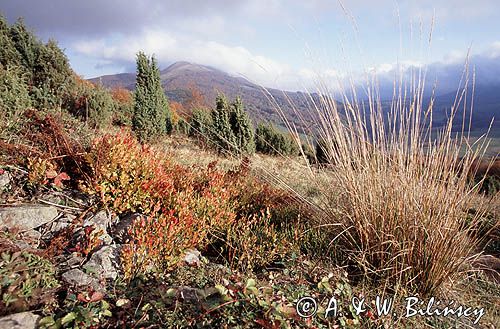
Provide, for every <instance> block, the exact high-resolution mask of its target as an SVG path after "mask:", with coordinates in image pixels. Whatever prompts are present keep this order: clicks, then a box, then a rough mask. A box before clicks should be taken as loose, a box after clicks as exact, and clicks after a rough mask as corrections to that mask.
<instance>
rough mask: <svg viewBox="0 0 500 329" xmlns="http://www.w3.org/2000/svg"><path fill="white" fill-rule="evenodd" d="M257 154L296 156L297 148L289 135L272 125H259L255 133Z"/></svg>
mask: <svg viewBox="0 0 500 329" xmlns="http://www.w3.org/2000/svg"><path fill="white" fill-rule="evenodd" d="M255 144H256V148H257V151H258V152H261V153H264V154H271V155H297V154H298V151H299V150H298V146H297V144H296V142H295V140H294V139H293V138H292V137H291V136H290V135H289V134H285V133H283V132H281V131H279V130H278V129H277V128H276V127H275V126H274V125H272V124H270V123H268V124H263V123H260V124H259V125H258V126H257V129H256V131H255Z"/></svg>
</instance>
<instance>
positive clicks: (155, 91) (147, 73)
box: [132, 52, 173, 142]
mask: <svg viewBox="0 0 500 329" xmlns="http://www.w3.org/2000/svg"><path fill="white" fill-rule="evenodd" d="M136 79H137V80H136V88H135V93H134V100H135V105H134V116H133V118H132V127H133V128H134V130H135V132H136V134H137V136H138V137H139V139H140V140H141V142H148V141H150V140H152V139H154V138H156V137H159V136H161V135H162V134H163V133H171V132H172V128H173V127H172V118H171V113H170V110H169V107H168V100H167V97H166V96H165V94H164V92H163V88H162V86H161V80H160V70H159V69H158V65H157V63H156V59H155V58H154V57H151V58H148V57H147V56H146V55H145V54H144V53H142V52H139V53H138V54H137V78H136Z"/></svg>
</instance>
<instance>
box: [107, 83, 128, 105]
mask: <svg viewBox="0 0 500 329" xmlns="http://www.w3.org/2000/svg"><path fill="white" fill-rule="evenodd" d="M111 97H113V100H114V101H116V102H119V103H131V102H132V101H133V99H132V93H131V92H130V91H129V90H127V89H125V88H120V87H117V88H113V89H112V90H111Z"/></svg>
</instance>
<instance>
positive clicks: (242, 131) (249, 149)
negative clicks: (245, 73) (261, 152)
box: [229, 97, 255, 154]
mask: <svg viewBox="0 0 500 329" xmlns="http://www.w3.org/2000/svg"><path fill="white" fill-rule="evenodd" d="M229 122H230V124H231V130H232V131H233V134H234V137H235V143H236V146H235V151H236V153H244V154H252V153H254V152H255V141H254V134H253V125H252V122H251V121H250V118H249V117H248V114H247V113H246V112H245V109H244V106H243V102H242V101H241V98H240V97H237V98H236V99H235V101H234V102H233V103H232V104H231V109H230V118H229Z"/></svg>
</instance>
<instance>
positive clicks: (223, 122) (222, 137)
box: [210, 94, 236, 152]
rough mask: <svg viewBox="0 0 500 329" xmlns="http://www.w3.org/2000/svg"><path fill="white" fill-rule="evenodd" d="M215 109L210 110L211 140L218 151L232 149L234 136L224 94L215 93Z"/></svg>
mask: <svg viewBox="0 0 500 329" xmlns="http://www.w3.org/2000/svg"><path fill="white" fill-rule="evenodd" d="M215 103H216V106H215V110H213V111H212V129H211V132H210V135H211V138H210V139H211V141H212V142H213V143H214V145H215V147H216V148H217V150H218V151H219V152H222V151H229V152H232V151H234V148H235V146H236V137H235V136H234V133H233V130H232V129H231V113H230V108H229V104H228V102H227V99H226V97H225V96H224V95H220V94H219V95H217V99H216V101H215Z"/></svg>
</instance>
